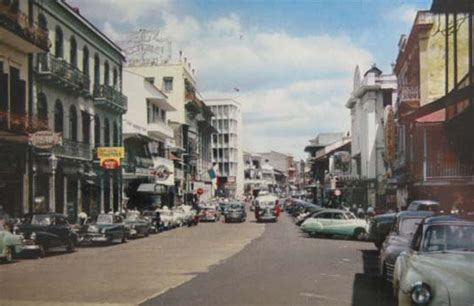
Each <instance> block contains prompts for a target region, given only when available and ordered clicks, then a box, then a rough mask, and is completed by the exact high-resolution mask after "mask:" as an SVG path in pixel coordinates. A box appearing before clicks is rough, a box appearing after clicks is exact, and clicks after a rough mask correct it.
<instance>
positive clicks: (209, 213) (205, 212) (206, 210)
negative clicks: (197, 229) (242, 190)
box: [199, 207, 220, 222]
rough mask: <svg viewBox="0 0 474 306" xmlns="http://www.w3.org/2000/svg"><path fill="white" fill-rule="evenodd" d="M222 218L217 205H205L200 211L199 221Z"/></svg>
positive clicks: (213, 220)
mask: <svg viewBox="0 0 474 306" xmlns="http://www.w3.org/2000/svg"><path fill="white" fill-rule="evenodd" d="M219 219H220V212H219V211H218V210H217V209H216V208H215V207H203V208H201V211H200V213H199V221H201V222H203V221H212V222H216V221H219Z"/></svg>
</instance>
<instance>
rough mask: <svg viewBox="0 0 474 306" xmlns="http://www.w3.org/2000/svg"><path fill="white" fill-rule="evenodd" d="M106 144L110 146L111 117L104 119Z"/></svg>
mask: <svg viewBox="0 0 474 306" xmlns="http://www.w3.org/2000/svg"><path fill="white" fill-rule="evenodd" d="M104 145H105V146H107V147H109V146H110V122H109V119H105V120H104Z"/></svg>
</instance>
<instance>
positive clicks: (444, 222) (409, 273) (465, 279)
mask: <svg viewBox="0 0 474 306" xmlns="http://www.w3.org/2000/svg"><path fill="white" fill-rule="evenodd" d="M473 284H474V222H472V221H467V220H464V219H461V218H458V217H455V216H435V217H429V218H425V219H424V220H423V221H422V222H421V223H420V224H419V225H418V227H417V230H416V232H415V234H414V236H413V239H412V241H411V244H410V249H409V251H407V252H402V253H400V255H399V256H398V258H397V261H396V264H395V271H394V275H393V288H394V293H395V294H396V295H397V296H398V304H399V305H401V306H408V305H447V306H451V305H456V306H460V305H466V306H467V305H472V303H473V301H474V290H473V288H474V287H473Z"/></svg>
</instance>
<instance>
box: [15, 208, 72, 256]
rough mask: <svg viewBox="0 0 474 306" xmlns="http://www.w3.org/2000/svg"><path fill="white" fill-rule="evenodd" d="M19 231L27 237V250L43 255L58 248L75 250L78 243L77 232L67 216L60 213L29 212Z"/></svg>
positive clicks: (68, 250) (19, 226)
mask: <svg viewBox="0 0 474 306" xmlns="http://www.w3.org/2000/svg"><path fill="white" fill-rule="evenodd" d="M17 232H18V233H19V234H21V235H23V237H24V238H25V245H26V249H25V252H27V251H32V252H35V253H36V254H37V255H39V256H41V257H43V256H46V255H47V254H48V253H49V252H50V251H53V250H56V249H66V251H67V252H74V250H75V247H76V244H77V234H76V233H75V232H74V231H73V228H72V226H71V225H70V224H69V223H68V221H67V218H66V216H64V215H62V214H58V213H39V214H27V215H25V217H24V219H23V223H22V224H20V225H18V227H17Z"/></svg>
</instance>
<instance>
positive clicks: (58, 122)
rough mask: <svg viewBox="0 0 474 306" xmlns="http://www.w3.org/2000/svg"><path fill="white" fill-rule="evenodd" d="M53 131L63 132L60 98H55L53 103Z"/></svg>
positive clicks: (62, 113)
mask: <svg viewBox="0 0 474 306" xmlns="http://www.w3.org/2000/svg"><path fill="white" fill-rule="evenodd" d="M54 131H55V132H56V133H63V132H64V111H63V104H62V102H61V101H60V100H56V103H55V104H54Z"/></svg>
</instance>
